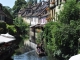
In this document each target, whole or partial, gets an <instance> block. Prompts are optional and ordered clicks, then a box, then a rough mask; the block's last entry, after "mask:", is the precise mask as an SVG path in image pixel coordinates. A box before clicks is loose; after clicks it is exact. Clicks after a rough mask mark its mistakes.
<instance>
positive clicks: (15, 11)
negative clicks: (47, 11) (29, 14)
mask: <svg viewBox="0 0 80 60" xmlns="http://www.w3.org/2000/svg"><path fill="white" fill-rule="evenodd" d="M25 5H27V3H26V1H25V0H16V1H15V5H14V6H13V8H12V9H13V15H14V16H15V17H16V16H17V14H18V12H19V10H20V9H21V8H22V7H24V6H25Z"/></svg>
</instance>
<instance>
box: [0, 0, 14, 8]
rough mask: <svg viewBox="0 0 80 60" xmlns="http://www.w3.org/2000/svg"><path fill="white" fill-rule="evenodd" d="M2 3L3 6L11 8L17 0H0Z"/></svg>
mask: <svg viewBox="0 0 80 60" xmlns="http://www.w3.org/2000/svg"><path fill="white" fill-rule="evenodd" d="M0 3H1V4H2V5H3V6H9V7H10V8H12V7H13V6H14V4H15V0H0Z"/></svg>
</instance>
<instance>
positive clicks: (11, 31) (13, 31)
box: [7, 25, 17, 35]
mask: <svg viewBox="0 0 80 60" xmlns="http://www.w3.org/2000/svg"><path fill="white" fill-rule="evenodd" d="M7 31H8V33H9V34H11V35H16V33H17V31H16V29H15V26H14V25H7Z"/></svg>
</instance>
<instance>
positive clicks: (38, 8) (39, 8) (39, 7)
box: [19, 2, 48, 17]
mask: <svg viewBox="0 0 80 60" xmlns="http://www.w3.org/2000/svg"><path fill="white" fill-rule="evenodd" d="M46 7H48V2H44V3H43V4H42V3H38V4H35V5H33V6H28V8H25V9H23V10H22V9H20V11H19V14H21V15H22V16H24V17H26V16H27V17H29V16H33V17H34V16H40V15H41V14H42V13H43V12H44V11H45V8H46ZM27 10H31V12H28V11H27Z"/></svg>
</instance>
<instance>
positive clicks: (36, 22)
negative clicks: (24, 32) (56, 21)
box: [31, 17, 38, 25]
mask: <svg viewBox="0 0 80 60" xmlns="http://www.w3.org/2000/svg"><path fill="white" fill-rule="evenodd" d="M36 24H38V18H37V17H33V18H32V20H31V25H36Z"/></svg>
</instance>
